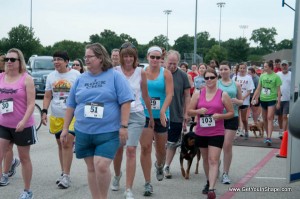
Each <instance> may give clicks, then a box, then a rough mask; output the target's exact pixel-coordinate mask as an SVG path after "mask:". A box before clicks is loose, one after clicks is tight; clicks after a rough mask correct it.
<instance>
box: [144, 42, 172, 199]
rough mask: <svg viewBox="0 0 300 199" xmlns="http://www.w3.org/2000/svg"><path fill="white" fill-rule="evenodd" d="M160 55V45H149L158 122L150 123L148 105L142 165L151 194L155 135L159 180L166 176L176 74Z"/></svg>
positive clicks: (149, 80)
mask: <svg viewBox="0 0 300 199" xmlns="http://www.w3.org/2000/svg"><path fill="white" fill-rule="evenodd" d="M161 55H162V50H161V48H160V47H158V46H152V47H150V48H149V49H148V53H147V59H148V61H149V66H148V67H147V68H145V71H146V76H147V84H148V91H149V95H150V100H151V109H152V113H153V118H154V123H155V125H154V129H153V128H152V127H151V125H149V121H150V113H149V111H148V109H145V115H146V125H145V128H144V130H143V133H142V136H141V139H140V143H141V165H142V169H143V173H144V177H145V192H144V196H150V195H151V194H152V192H153V189H152V185H151V166H152V161H151V151H152V140H153V137H154V141H155V149H156V162H155V167H156V178H157V180H158V181H161V180H163V178H164V172H163V168H164V164H165V159H166V143H167V135H168V134H167V132H168V125H169V124H168V120H169V119H168V118H169V105H170V104H171V101H172V96H173V78H172V74H171V72H170V71H169V70H167V69H165V68H163V67H161V64H160V63H161V62H160V59H161Z"/></svg>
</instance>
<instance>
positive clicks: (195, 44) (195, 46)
mask: <svg viewBox="0 0 300 199" xmlns="http://www.w3.org/2000/svg"><path fill="white" fill-rule="evenodd" d="M197 8H198V0H196V11H195V37H194V61H193V63H196V54H197Z"/></svg>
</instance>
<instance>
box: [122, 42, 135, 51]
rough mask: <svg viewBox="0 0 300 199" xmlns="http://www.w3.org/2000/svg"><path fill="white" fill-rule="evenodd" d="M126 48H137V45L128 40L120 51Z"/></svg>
mask: <svg viewBox="0 0 300 199" xmlns="http://www.w3.org/2000/svg"><path fill="white" fill-rule="evenodd" d="M124 48H135V46H134V45H133V44H132V43H130V42H127V43H124V44H122V46H121V48H120V51H121V50H122V49H124Z"/></svg>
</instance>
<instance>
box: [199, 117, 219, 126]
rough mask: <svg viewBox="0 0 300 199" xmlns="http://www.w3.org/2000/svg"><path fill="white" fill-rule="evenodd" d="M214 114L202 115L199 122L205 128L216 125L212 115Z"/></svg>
mask: <svg viewBox="0 0 300 199" xmlns="http://www.w3.org/2000/svg"><path fill="white" fill-rule="evenodd" d="M211 116H212V115H203V116H200V121H199V124H200V126H201V127H203V128H207V127H214V126H216V121H215V120H214V119H213V118H212V117H211Z"/></svg>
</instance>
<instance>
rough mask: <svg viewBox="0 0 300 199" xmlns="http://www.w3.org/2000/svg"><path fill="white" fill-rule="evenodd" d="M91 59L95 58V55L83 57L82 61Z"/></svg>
mask: <svg viewBox="0 0 300 199" xmlns="http://www.w3.org/2000/svg"><path fill="white" fill-rule="evenodd" d="M92 57H96V55H88V56H84V57H83V59H84V60H87V59H91V58H92Z"/></svg>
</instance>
